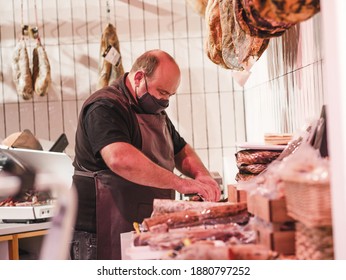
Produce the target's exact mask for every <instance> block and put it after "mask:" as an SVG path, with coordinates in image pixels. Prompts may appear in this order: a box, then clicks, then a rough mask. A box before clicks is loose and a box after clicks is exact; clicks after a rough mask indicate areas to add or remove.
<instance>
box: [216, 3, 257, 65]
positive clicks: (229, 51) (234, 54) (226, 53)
mask: <svg viewBox="0 0 346 280" xmlns="http://www.w3.org/2000/svg"><path fill="white" fill-rule="evenodd" d="M232 1H233V0H219V10H220V22H221V30H222V34H221V35H222V58H223V60H224V62H225V64H226V65H227V67H228V68H230V69H233V70H239V71H241V70H244V67H243V66H242V64H241V62H239V60H238V53H239V52H238V50H237V49H236V48H235V45H234V40H233V36H232V34H233V33H234V32H235V18H234V13H233V5H232ZM248 39H249V40H250V41H251V38H248Z"/></svg>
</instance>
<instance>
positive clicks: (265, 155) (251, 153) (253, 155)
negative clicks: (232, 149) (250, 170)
mask: <svg viewBox="0 0 346 280" xmlns="http://www.w3.org/2000/svg"><path fill="white" fill-rule="evenodd" d="M280 154H281V152H279V151H266V150H252V149H248V150H241V151H239V152H237V153H236V154H235V157H236V162H237V165H238V166H240V165H243V164H244V165H249V164H255V163H262V164H263V163H270V162H272V161H273V160H275V159H276V158H277V157H278V156H279V155H280Z"/></svg>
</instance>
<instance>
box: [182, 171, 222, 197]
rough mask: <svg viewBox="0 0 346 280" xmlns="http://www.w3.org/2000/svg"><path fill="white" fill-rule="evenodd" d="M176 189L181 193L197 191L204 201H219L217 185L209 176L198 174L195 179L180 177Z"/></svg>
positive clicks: (219, 191) (219, 192)
mask: <svg viewBox="0 0 346 280" xmlns="http://www.w3.org/2000/svg"><path fill="white" fill-rule="evenodd" d="M176 190H177V191H178V192H180V193H183V194H191V193H197V194H198V195H200V196H201V197H202V198H203V199H204V200H206V201H219V200H220V196H221V190H220V187H219V185H218V184H217V183H216V181H215V180H214V179H213V178H211V177H210V176H199V177H198V178H196V179H195V180H193V179H181V182H180V184H179V188H177V189H176Z"/></svg>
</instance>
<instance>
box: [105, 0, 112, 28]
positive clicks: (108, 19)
mask: <svg viewBox="0 0 346 280" xmlns="http://www.w3.org/2000/svg"><path fill="white" fill-rule="evenodd" d="M106 5H107V21H108V23H109V22H110V21H111V9H110V7H109V1H108V0H107V1H106Z"/></svg>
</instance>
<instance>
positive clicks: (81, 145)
mask: <svg viewBox="0 0 346 280" xmlns="http://www.w3.org/2000/svg"><path fill="white" fill-rule="evenodd" d="M126 75H127V74H125V75H124V76H123V77H122V78H119V79H118V80H117V81H115V82H114V83H113V84H112V85H111V86H109V87H105V88H103V89H101V90H99V91H96V92H95V93H94V94H92V95H91V96H90V97H89V98H88V99H87V100H86V102H85V103H84V106H83V108H82V110H81V113H80V116H79V121H78V127H77V132H76V145H75V160H74V163H73V165H74V167H75V169H76V170H83V168H85V169H87V170H90V171H98V170H105V169H108V167H107V165H106V164H105V162H104V161H103V159H102V157H101V154H100V150H101V149H102V148H103V147H105V146H107V145H109V144H111V143H115V142H125V143H129V144H131V145H133V146H134V147H136V148H138V149H139V150H141V147H142V138H141V133H140V128H139V125H138V121H137V118H136V112H137V113H141V114H142V113H143V111H142V110H141V108H140V107H138V105H136V103H135V100H134V99H133V96H132V94H131V93H130V92H129V91H128V90H127V88H126V86H125V78H126ZM109 95H111V97H109ZM108 97H109V98H108ZM167 126H168V130H169V132H170V134H171V136H172V140H173V145H174V154H175V155H176V154H177V153H179V152H180V151H181V149H182V148H183V147H184V146H185V145H186V142H185V140H184V139H183V138H182V137H181V136H180V135H179V133H178V132H177V131H176V129H175V127H174V125H173V124H172V122H171V120H170V119H169V118H168V116H167ZM81 166H82V167H83V168H81ZM74 184H75V186H76V189H77V192H78V216H77V222H76V229H77V230H85V231H90V232H95V228H96V218H95V217H96V200H95V198H96V193H95V188H94V181H93V178H88V177H81V176H74Z"/></svg>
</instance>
